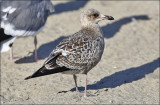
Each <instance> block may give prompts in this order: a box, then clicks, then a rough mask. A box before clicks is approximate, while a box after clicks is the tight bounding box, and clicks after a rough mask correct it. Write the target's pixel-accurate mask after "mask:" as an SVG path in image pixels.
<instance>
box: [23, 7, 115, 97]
mask: <svg viewBox="0 0 160 105" xmlns="http://www.w3.org/2000/svg"><path fill="white" fill-rule="evenodd" d="M108 17H109V16H105V15H102V14H101V13H100V12H98V11H97V10H95V9H88V10H86V11H84V12H82V13H81V24H82V28H81V30H80V31H78V32H77V33H75V34H73V35H71V36H69V37H67V38H65V39H64V40H62V41H61V42H60V43H59V45H57V47H56V48H55V49H54V50H53V51H52V53H51V54H50V56H49V57H48V59H47V60H46V61H45V63H44V65H43V67H42V68H41V69H39V70H38V71H37V72H36V73H34V74H33V75H32V76H29V77H27V78H26V79H30V78H34V77H38V76H43V74H44V75H48V74H50V73H54V71H55V73H58V72H62V73H65V74H72V75H73V77H74V80H75V84H76V90H77V91H78V88H77V82H76V74H87V73H88V72H89V71H90V70H91V69H92V68H93V67H95V66H96V65H97V63H98V62H99V61H100V59H101V57H102V54H103V50H104V37H103V33H102V31H101V29H100V26H99V25H98V22H99V21H100V20H103V19H108V20H113V18H112V17H110V19H109V18H108ZM62 68H63V70H62ZM47 71H48V72H49V73H48V72H47ZM51 71H52V72H51ZM86 90H87V86H85V94H84V96H87V95H86Z"/></svg>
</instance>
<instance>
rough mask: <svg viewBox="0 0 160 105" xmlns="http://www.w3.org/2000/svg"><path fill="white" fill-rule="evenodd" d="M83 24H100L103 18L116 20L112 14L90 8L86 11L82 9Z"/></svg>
mask: <svg viewBox="0 0 160 105" xmlns="http://www.w3.org/2000/svg"><path fill="white" fill-rule="evenodd" d="M80 18H81V24H82V25H87V24H91V23H92V24H98V22H99V21H101V20H114V18H113V17H112V16H108V15H103V14H101V13H100V12H99V11H97V10H95V9H88V10H85V11H82V13H81V17H80Z"/></svg>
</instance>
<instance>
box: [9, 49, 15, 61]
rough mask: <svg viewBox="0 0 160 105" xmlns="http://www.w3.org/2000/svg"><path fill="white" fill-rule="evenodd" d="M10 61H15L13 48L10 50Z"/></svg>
mask: <svg viewBox="0 0 160 105" xmlns="http://www.w3.org/2000/svg"><path fill="white" fill-rule="evenodd" d="M9 59H10V60H13V59H14V57H13V47H12V46H11V49H10V58H9Z"/></svg>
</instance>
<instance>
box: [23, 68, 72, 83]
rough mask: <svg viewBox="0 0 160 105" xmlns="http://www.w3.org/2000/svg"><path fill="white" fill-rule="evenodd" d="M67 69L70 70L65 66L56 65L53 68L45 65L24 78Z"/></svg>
mask: <svg viewBox="0 0 160 105" xmlns="http://www.w3.org/2000/svg"><path fill="white" fill-rule="evenodd" d="M68 70H70V69H69V68H66V67H57V68H54V69H47V68H46V67H45V66H42V67H41V68H40V69H39V70H38V71H36V72H35V73H33V74H32V75H31V76H28V77H26V78H25V80H28V79H31V78H36V77H40V76H45V75H50V74H54V73H60V72H63V71H68Z"/></svg>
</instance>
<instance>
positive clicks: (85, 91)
mask: <svg viewBox="0 0 160 105" xmlns="http://www.w3.org/2000/svg"><path fill="white" fill-rule="evenodd" d="M84 97H87V74H86V75H85V90H84Z"/></svg>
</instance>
